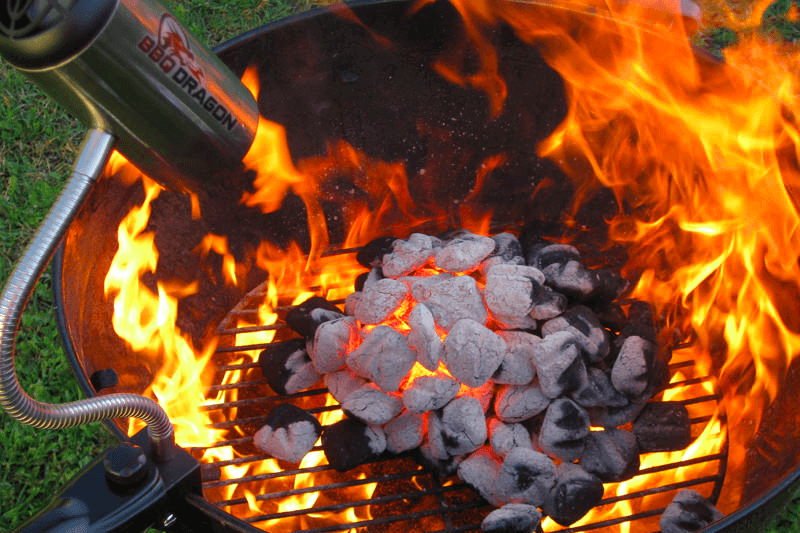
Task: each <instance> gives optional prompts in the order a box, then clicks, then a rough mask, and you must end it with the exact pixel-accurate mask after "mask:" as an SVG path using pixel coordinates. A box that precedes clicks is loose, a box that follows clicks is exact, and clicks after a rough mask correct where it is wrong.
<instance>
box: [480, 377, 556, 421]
mask: <svg viewBox="0 0 800 533" xmlns="http://www.w3.org/2000/svg"><path fill="white" fill-rule="evenodd" d="M548 405H550V398H548V397H547V396H545V395H544V393H543V392H542V388H541V387H540V386H539V382H538V381H536V380H534V381H533V383H531V384H530V385H505V386H501V387H499V389H498V391H497V395H496V396H495V399H494V411H495V413H496V414H497V417H498V418H499V419H500V420H502V421H503V422H522V421H523V420H527V419H529V418H533V417H534V416H536V415H538V414H539V413H541V412H542V411H544V410H545V409H547V406H548Z"/></svg>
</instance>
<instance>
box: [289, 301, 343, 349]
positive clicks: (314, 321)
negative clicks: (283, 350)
mask: <svg viewBox="0 0 800 533" xmlns="http://www.w3.org/2000/svg"><path fill="white" fill-rule="evenodd" d="M342 316H343V314H342V311H341V310H340V309H339V308H338V307H336V305H334V304H333V303H331V302H329V301H328V300H326V299H325V298H322V297H321V296H312V297H311V298H309V299H308V300H306V301H304V302H303V303H301V304H300V305H297V306H295V307H293V308H291V309H289V311H288V312H287V313H286V325H287V326H289V327H290V328H292V329H293V330H294V331H296V332H297V333H299V334H300V335H302V336H303V337H305V338H306V339H312V338H314V333H315V332H316V330H317V327H319V325H320V324H322V323H323V322H328V321H330V320H335V319H337V318H341V317H342Z"/></svg>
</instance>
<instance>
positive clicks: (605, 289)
mask: <svg viewBox="0 0 800 533" xmlns="http://www.w3.org/2000/svg"><path fill="white" fill-rule="evenodd" d="M589 272H590V274H591V275H592V277H593V278H594V279H593V285H594V290H593V291H592V293H591V294H590V295H589V298H588V299H591V300H592V301H593V302H610V301H612V300H616V299H617V298H619V297H620V296H621V295H622V294H624V293H625V291H627V290H628V289H629V288H630V285H631V284H630V282H629V281H628V280H626V279H625V278H623V277H622V276H621V275H620V274H619V272H617V271H615V270H612V269H610V268H597V269H593V270H589Z"/></svg>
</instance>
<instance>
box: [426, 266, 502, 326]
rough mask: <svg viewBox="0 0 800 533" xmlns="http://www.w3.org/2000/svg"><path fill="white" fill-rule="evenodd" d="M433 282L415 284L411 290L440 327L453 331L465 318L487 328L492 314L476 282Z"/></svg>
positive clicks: (454, 278) (465, 278) (458, 279)
mask: <svg viewBox="0 0 800 533" xmlns="http://www.w3.org/2000/svg"><path fill="white" fill-rule="evenodd" d="M434 278H436V277H434ZM434 278H430V279H431V281H430V282H422V283H415V284H414V285H413V286H412V289H411V290H412V294H414V297H415V298H417V300H418V301H419V302H420V303H422V304H425V306H426V307H427V308H428V309H429V310H430V312H431V314H432V315H433V318H434V320H435V321H436V324H438V325H439V327H441V328H442V329H443V330H445V331H450V329H451V328H452V327H453V326H455V324H456V322H458V321H459V320H461V319H464V318H469V319H471V320H474V321H475V322H478V323H479V324H486V321H487V319H488V318H489V312H488V311H487V310H486V306H485V305H484V304H483V297H482V296H481V291H480V289H479V288H478V284H477V283H476V282H475V280H474V279H473V278H471V277H469V276H452V277H449V278H448V277H445V278H439V279H434Z"/></svg>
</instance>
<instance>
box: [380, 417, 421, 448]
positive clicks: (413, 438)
mask: <svg viewBox="0 0 800 533" xmlns="http://www.w3.org/2000/svg"><path fill="white" fill-rule="evenodd" d="M383 432H384V433H385V434H386V449H387V450H389V451H390V452H392V453H402V452H405V451H408V450H413V449H414V448H417V447H418V446H419V445H420V444H422V441H423V439H424V437H425V416H423V415H418V414H414V413H411V412H408V411H406V412H404V413H402V414H400V416H398V417H397V418H395V419H394V420H392V421H390V422H389V423H388V424H386V425H385V426H383Z"/></svg>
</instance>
